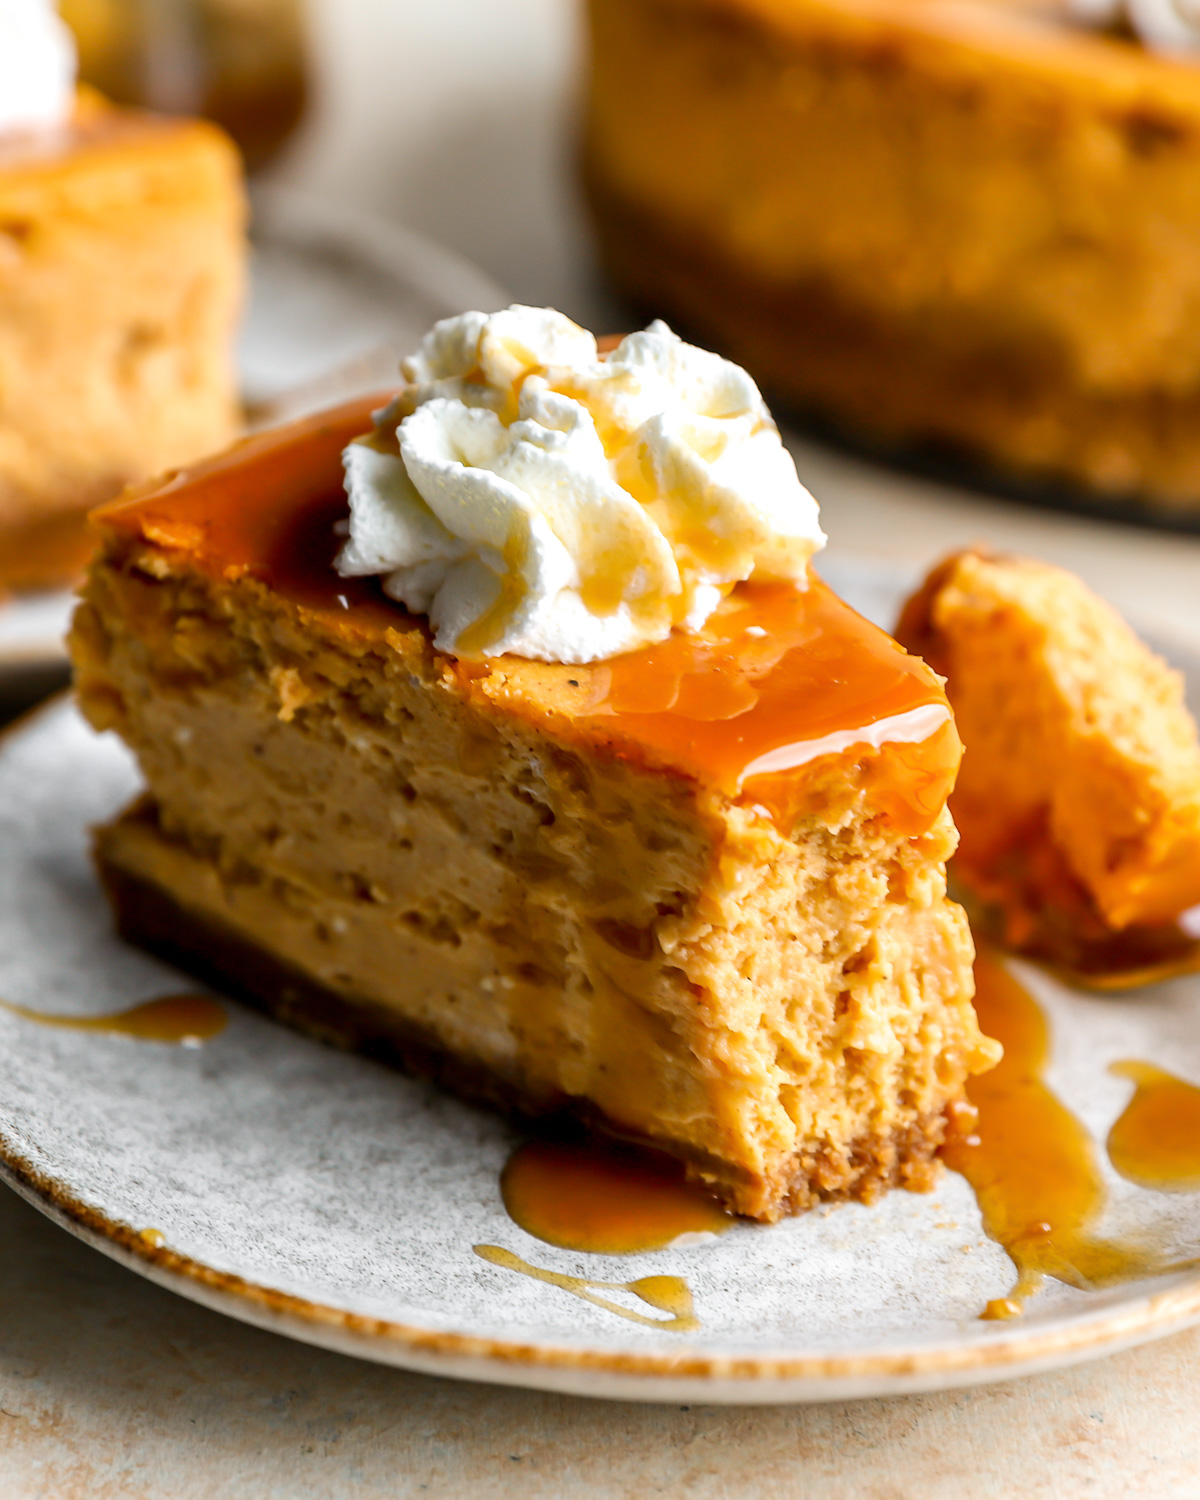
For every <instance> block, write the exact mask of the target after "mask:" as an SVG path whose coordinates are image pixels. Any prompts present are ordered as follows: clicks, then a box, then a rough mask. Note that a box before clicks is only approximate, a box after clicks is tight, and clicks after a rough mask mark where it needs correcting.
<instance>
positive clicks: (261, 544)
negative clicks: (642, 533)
mask: <svg viewBox="0 0 1200 1500" xmlns="http://www.w3.org/2000/svg"><path fill="white" fill-rule="evenodd" d="M385 399H386V398H385V397H384V396H382V395H381V396H378V397H375V398H369V399H360V400H358V401H355V402H351V403H349V404H348V405H346V406H342V407H339V408H336V409H334V410H331V411H329V412H326V413H323V414H321V415H320V416H316V417H312V418H309V419H308V420H306V421H303V422H299V423H296V424H293V425H291V426H289V427H285V428H279V429H275V430H274V431H271V432H267V433H263V434H260V435H258V436H256V437H254V438H251V439H249V440H248V441H246V442H244V443H242V444H240V445H238V446H237V447H235V448H233V449H231V450H230V451H229V452H228V453H226V454H222V455H220V456H218V457H217V458H215V459H211V460H208V461H207V462H205V463H202V464H199V465H197V466H195V467H194V468H192V469H190V470H188V471H185V472H183V473H180V474H178V475H176V476H174V477H173V478H172V479H171V480H170V481H168V482H167V483H165V484H160V485H158V486H157V487H151V488H148V489H144V490H142V491H140V492H138V493H137V494H135V495H133V496H131V497H129V498H126V499H123V500H121V501H118V502H116V503H114V504H112V505H109V506H105V507H102V508H101V509H100V510H99V511H98V512H96V513H95V516H96V520H97V523H98V524H99V525H100V527H101V528H102V529H104V530H108V531H110V532H114V531H115V532H124V533H126V534H132V535H133V536H135V537H138V536H140V537H141V538H142V539H144V540H145V541H147V542H150V543H152V544H154V545H155V546H158V547H161V548H164V549H166V550H168V551H176V552H181V553H183V554H185V555H186V557H187V558H188V560H189V562H190V563H191V564H192V565H195V566H197V567H199V568H200V569H202V570H204V571H207V572H208V573H209V574H212V575H217V576H219V577H221V578H222V579H224V580H227V581H230V582H236V581H237V580H239V579H242V578H245V577H248V576H249V577H253V578H255V579H258V580H259V581H260V582H261V583H263V584H265V585H266V586H267V587H268V588H270V589H271V590H272V591H273V592H274V593H275V594H276V595H278V596H281V597H283V598H284V599H285V600H287V601H288V602H290V603H292V604H294V605H296V606H299V607H300V608H301V609H303V610H304V611H306V612H307V613H308V615H309V617H310V619H311V621H312V624H313V626H314V628H319V629H325V630H330V631H335V632H337V633H338V634H339V635H341V636H342V637H343V638H347V637H353V638H358V639H359V640H375V641H378V640H379V639H380V638H386V637H387V636H388V633H389V632H392V631H400V632H419V633H420V634H421V635H422V637H423V639H424V640H425V641H426V642H427V640H428V632H427V631H426V629H425V626H424V623H423V622H422V621H418V620H416V619H414V618H413V617H412V616H410V615H408V614H407V613H406V612H405V611H404V610H403V609H402V608H401V607H400V606H399V605H397V604H394V603H392V602H391V601H389V600H388V599H386V598H385V596H384V595H383V593H382V591H381V590H380V588H379V585H378V581H377V580H374V579H354V578H350V579H344V578H341V577H340V576H339V575H338V574H337V572H336V571H335V570H334V568H333V565H332V564H333V559H334V557H335V555H336V552H337V549H338V547H339V546H340V538H339V537H338V536H337V535H336V534H335V532H334V526H335V524H336V523H337V522H338V521H339V520H342V519H344V518H345V517H346V515H347V514H348V505H347V502H346V499H345V496H344V493H343V489H342V463H341V453H342V449H343V448H344V447H345V445H346V443H347V442H348V441H349V440H350V439H351V438H352V437H354V436H356V435H358V434H360V433H362V432H363V431H365V430H366V429H367V428H368V427H369V425H370V415H371V411H372V408H373V407H376V406H378V405H380V404H381V403H382V402H383V401H384V400H385ZM425 649H429V648H428V647H427V646H426V648H425ZM442 661H443V663H444V665H445V667H446V669H447V670H448V671H450V672H452V673H453V674H454V675H455V676H456V677H457V679H458V681H459V684H460V686H461V688H462V690H463V691H464V693H466V694H470V693H473V692H479V693H483V694H486V695H487V696H490V697H498V696H503V697H504V699H505V701H506V703H507V704H508V705H509V707H510V708H511V709H512V710H513V711H515V712H518V713H525V714H527V715H530V716H532V717H539V718H541V719H544V720H549V719H553V718H556V717H557V718H558V719H559V721H560V722H561V719H562V716H563V715H565V716H566V717H567V718H568V719H570V720H571V721H572V724H571V727H572V732H573V733H574V734H576V735H585V736H587V737H588V738H590V739H592V740H593V741H595V742H607V743H608V744H610V745H611V746H612V748H613V750H614V751H615V752H616V753H617V754H634V755H640V756H642V757H643V758H646V759H649V760H652V761H654V762H655V763H657V764H659V765H663V766H666V767H669V768H672V769H675V770H678V771H680V772H682V773H684V774H685V775H687V776H690V777H693V778H695V779H696V780H697V781H699V782H700V783H702V784H705V785H708V786H710V787H713V788H715V789H717V790H719V791H721V792H723V793H725V794H726V795H728V796H730V797H740V798H742V799H743V800H744V801H746V802H747V803H749V804H752V805H759V806H761V807H762V808H763V809H764V810H765V811H766V812H768V813H769V814H771V815H773V816H775V817H781V816H785V815H788V814H790V813H791V812H793V811H795V804H796V800H797V791H798V789H801V797H802V796H803V791H802V789H803V788H804V786H805V785H806V783H807V782H808V781H809V779H810V777H811V775H812V769H813V767H814V765H816V764H818V763H820V762H822V761H823V762H825V763H826V764H828V761H829V756H831V755H837V756H843V755H849V756H851V757H852V758H853V759H854V760H855V761H856V762H857V763H858V764H859V774H860V777H861V781H862V784H863V785H864V786H865V787H866V788H867V791H868V794H869V795H870V796H871V797H873V798H874V801H875V803H876V804H877V805H878V806H879V808H880V810H881V811H883V812H884V813H885V814H886V815H888V816H890V817H892V818H894V819H895V820H896V822H897V823H898V824H899V826H900V827H901V828H902V829H903V831H904V832H906V833H908V834H911V835H916V834H919V833H921V832H923V831H924V830H925V829H927V828H928V827H929V826H930V824H931V823H932V822H933V820H934V819H935V818H936V817H937V815H938V814H939V812H940V811H941V809H942V806H943V805H944V803H945V800H946V796H947V794H948V792H949V789H950V786H951V785H952V783H953V779H954V775H955V773H956V771H957V766H958V760H959V756H960V754H961V747H960V745H959V741H958V737H957V734H956V732H955V730H954V727H953V723H952V722H951V720H950V715H949V709H948V707H947V705H946V700H945V696H944V694H943V693H942V689H941V686H940V684H939V682H938V680H937V678H936V677H935V676H934V674H933V673H932V672H931V671H930V669H929V668H928V667H926V666H925V664H924V663H923V662H921V661H920V660H919V659H918V658H916V657H912V656H909V655H908V654H907V653H906V652H905V651H903V650H902V648H901V647H899V646H898V645H897V644H896V643H895V642H894V641H893V640H892V639H891V638H890V637H889V636H887V635H885V634H884V633H883V632H882V631H881V630H878V629H876V627H875V626H873V625H871V624H869V623H868V622H867V621H866V620H864V619H862V617H861V616H860V615H858V614H856V613H855V611H854V610H852V609H851V608H850V607H849V606H848V605H846V604H844V603H842V601H841V600H839V599H838V598H837V597H836V596H835V595H834V594H833V593H832V592H831V591H830V590H829V589H828V588H827V587H826V586H825V585H824V584H823V583H822V582H821V581H820V580H819V579H817V578H816V577H815V576H814V577H813V579H812V582H811V585H810V587H809V588H808V589H806V590H797V589H795V588H793V587H791V586H790V585H781V584H756V583H751V584H743V585H741V586H740V587H739V588H738V589H737V590H735V591H734V593H733V594H732V595H731V596H730V597H729V598H728V599H727V600H725V602H724V603H723V604H722V605H721V606H720V607H719V608H718V610H717V612H716V613H715V614H714V616H713V618H712V619H711V620H710V622H709V624H708V625H707V626H706V627H705V629H704V630H703V631H702V632H700V633H698V634H694V635H693V634H688V633H684V632H676V633H674V634H673V635H672V636H670V637H669V638H668V639H667V640H666V641H664V642H662V643H661V644H660V645H657V646H653V647H649V648H647V649H644V650H640V651H636V652H631V653H629V654H628V655H626V656H621V657H616V658H614V659H612V660H610V661H607V662H603V663H598V664H596V665H593V666H586V667H571V666H562V665H554V664H551V665H547V664H544V663H537V662H526V661H522V660H521V659H519V658H514V657H504V658H497V659H496V660H494V661H492V662H482V663H481V662H467V661H463V662H455V661H454V660H453V659H452V658H449V657H443V658H442ZM914 714H915V715H916V723H917V729H916V731H915V734H916V740H915V742H912V743H907V742H903V737H904V736H905V735H912V734H913V733H914V730H913V728H912V725H911V724H908V725H905V724H904V723H900V722H898V723H897V725H896V727H895V728H894V731H893V732H895V733H897V734H899V735H901V737H902V739H901V741H898V742H888V743H885V744H884V745H883V747H882V749H878V750H877V749H872V748H871V747H870V745H869V744H868V743H867V740H866V738H864V739H863V740H856V739H855V738H854V732H855V731H858V730H862V731H864V735H865V734H866V732H867V731H869V729H870V727H871V726H873V725H876V724H879V723H880V721H883V720H897V721H902V720H904V719H905V716H912V715H914ZM831 735H832V736H840V737H841V738H840V740H839V742H838V744H837V745H836V746H835V747H834V748H832V749H827V750H826V751H825V752H823V753H821V752H820V742H822V741H825V740H826V739H827V737H828V736H831ZM848 735H849V738H847V736H848Z"/></svg>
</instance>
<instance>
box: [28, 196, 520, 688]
mask: <svg viewBox="0 0 1200 1500" xmlns="http://www.w3.org/2000/svg"><path fill="white" fill-rule="evenodd" d="M507 301H508V297H507V295H506V294H505V293H504V292H503V291H502V290H501V289H500V288H499V287H498V286H497V285H496V283H495V282H493V281H492V280H491V278H490V277H489V276H487V275H485V273H484V272H482V271H480V270H477V269H476V268H475V267H474V266H473V265H471V264H470V263H469V262H468V261H466V260H464V259H463V258H462V257H461V256H459V255H457V254H455V252H453V251H451V250H447V249H445V248H444V247H443V246H440V245H436V244H434V243H433V242H432V241H430V240H427V239H425V238H424V236H422V235H419V234H416V233H414V232H413V231H412V230H409V229H405V228H403V227H402V226H400V225H398V224H391V223H388V222H387V221H385V220H382V219H376V218H374V217H373V216H371V215H369V214H364V213H362V212H361V211H359V210H356V209H344V208H339V207H337V206H335V205H331V204H327V203H324V202H322V201H321V200H319V199H314V198H309V197H307V196H304V195H300V194H296V193H293V192H289V191H286V190H274V191H271V192H267V193H260V194H258V195H256V197H255V202H254V242H253V245H252V247H251V256H250V296H249V301H248V303H247V307H246V316H245V320H244V322H243V325H242V332H241V336H240V338H239V341H238V372H239V380H240V385H241V390H242V396H243V398H244V400H245V401H246V403H247V407H248V410H249V412H250V415H251V418H252V420H254V422H255V425H259V426H261V425H264V424H266V423H267V422H273V421H285V420H287V419H289V418H293V417H299V416H303V415H304V414H305V413H306V412H309V411H314V410H316V409H318V408H319V407H321V406H325V405H331V404H332V403H334V402H336V401H345V400H349V399H350V398H351V397H352V396H355V395H358V394H359V393H360V392H363V391H371V390H376V389H378V388H379V387H380V386H385V385H387V384H388V383H389V382H390V381H392V380H393V379H394V378H395V375H396V368H397V365H398V363H399V360H400V358H401V357H402V356H403V355H405V354H407V353H409V352H410V351H411V350H413V349H414V348H415V347H416V345H417V343H418V342H419V340H420V338H421V335H422V334H423V333H425V332H426V331H427V330H428V329H429V328H430V327H431V326H432V325H433V324H434V323H435V322H436V321H437V319H438V318H445V317H448V316H450V315H451V314H453V313H458V312H461V311H462V310H463V308H465V307H477V308H480V309H481V310H483V311H491V310H492V309H494V308H497V307H503V306H504V305H505V303H506V302H507ZM73 607H74V595H73V594H72V592H71V591H70V590H69V589H62V590H53V591H47V592H45V593H41V594H28V595H24V596H20V597H18V598H16V599H14V600H12V601H10V602H8V603H7V604H0V680H2V679H3V676H4V673H5V672H6V671H8V672H10V673H11V672H12V671H13V670H14V669H16V670H19V669H21V668H23V667H27V666H30V665H32V664H34V663H41V662H53V661H59V660H61V659H62V655H63V645H62V640H63V635H64V634H65V632H66V629H67V626H68V625H69V623H70V619H71V611H72V609H73Z"/></svg>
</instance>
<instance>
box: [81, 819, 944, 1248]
mask: <svg viewBox="0 0 1200 1500" xmlns="http://www.w3.org/2000/svg"><path fill="white" fill-rule="evenodd" d="M127 820H137V821H139V822H140V823H143V824H150V825H152V826H156V825H157V813H156V809H155V807H154V805H153V803H152V802H151V801H150V799H148V798H141V799H139V800H138V801H137V802H135V803H134V804H133V805H132V806H131V807H130V808H129V809H128V810H127V811H126V812H125V813H124V814H122V815H121V818H119V819H118V820H117V822H118V823H120V822H124V821H127ZM108 826H112V825H102V826H101V827H99V828H97V829H96V830H95V832H94V844H93V857H94V860H95V864H96V868H97V870H98V872H99V875H100V879H101V883H102V884H103V887H104V890H105V893H106V895H107V897H108V900H109V902H110V904H111V906H112V909H113V913H114V917H115V921H116V927H117V931H118V933H119V934H120V936H121V937H122V938H123V939H124V940H125V941H126V942H129V943H132V944H134V945H136V946H137V947H140V948H143V949H145V950H146V951H147V952H149V953H152V954H154V956H155V957H157V958H161V959H163V960H165V961H166V962H167V963H170V964H173V965H174V966H176V967H177V968H180V969H182V970H184V971H185V972H187V973H189V974H191V975H193V976H194V977H195V978H197V979H199V980H201V981H202V982H203V983H205V984H207V985H210V986H211V987H212V988H214V989H216V990H219V991H220V992H221V993H222V994H224V995H227V996H231V997H234V998H236V999H238V1000H240V1001H242V1002H244V1003H245V1004H247V1005H249V1006H250V1007H251V1008H253V1009H255V1010H258V1011H260V1012H262V1013H263V1014H265V1015H268V1016H270V1017H272V1018H273V1019H274V1020H277V1021H281V1022H283V1023H284V1024H285V1025H287V1026H290V1027H292V1028H293V1029H294V1030H296V1031H299V1032H301V1033H303V1034H304V1035H306V1036H309V1037H311V1038H313V1039H314V1040H316V1041H319V1042H323V1043H325V1044H326V1045H328V1046H332V1047H337V1048H339V1049H341V1050H343V1051H350V1052H356V1053H359V1054H360V1055H362V1056H364V1057H368V1058H371V1059H372V1060H374V1061H376V1062H379V1063H382V1064H384V1065H385V1066H387V1067H392V1068H396V1069H399V1070H400V1071H402V1072H404V1073H407V1074H409V1075H410V1076H412V1077H416V1078H423V1079H428V1080H430V1081H432V1082H433V1083H435V1084H437V1085H438V1086H440V1087H441V1088H444V1089H446V1090H447V1092H449V1093H451V1094H453V1095H455V1096H456V1097H457V1098H459V1099H462V1100H464V1101H465V1102H466V1103H468V1104H476V1105H483V1106H485V1107H488V1108H491V1109H494V1110H497V1111H499V1112H500V1113H502V1114H505V1115H509V1116H511V1117H514V1118H516V1119H518V1120H521V1121H523V1122H525V1123H526V1124H528V1125H530V1126H533V1127H534V1128H536V1130H537V1131H538V1132H539V1133H549V1134H553V1135H556V1136H563V1135H567V1136H574V1137H578V1136H579V1135H580V1133H581V1132H597V1133H600V1134H603V1135H607V1136H610V1137H614V1138H616V1139H620V1140H624V1141H632V1142H633V1143H634V1144H637V1145H643V1146H647V1147H650V1148H651V1149H654V1150H659V1151H665V1152H667V1153H668V1154H670V1155H672V1156H674V1157H676V1158H677V1159H679V1160H682V1161H683V1162H684V1163H685V1166H686V1168H687V1173H688V1176H689V1177H691V1178H693V1179H695V1180H698V1181H701V1182H703V1183H704V1184H705V1185H706V1186H707V1188H708V1189H709V1190H710V1191H711V1192H712V1193H713V1194H714V1195H715V1196H716V1197H717V1198H718V1199H719V1200H720V1201H721V1202H722V1203H723V1204H724V1205H725V1206H726V1207H727V1208H729V1209H730V1210H732V1211H733V1212H735V1213H738V1214H742V1215H744V1216H746V1217H749V1218H754V1219H759V1220H766V1221H768V1222H774V1221H776V1220H778V1219H780V1218H783V1217H785V1216H786V1215H791V1214H797V1213H802V1212H804V1211H805V1210H807V1209H809V1208H812V1207H814V1206H815V1205H816V1204H817V1203H819V1202H822V1201H829V1200H845V1199H856V1200H859V1201H862V1202H866V1203H870V1202H874V1201H875V1200H876V1199H877V1198H878V1197H880V1196H881V1195H882V1194H883V1193H884V1192H886V1191H887V1190H888V1189H890V1188H894V1187H902V1188H905V1189H907V1190H909V1191H910V1192H928V1191H929V1190H930V1189H931V1188H932V1187H933V1186H934V1185H935V1183H936V1182H937V1180H938V1177H939V1176H940V1173H941V1164H940V1162H939V1160H938V1150H939V1148H940V1146H941V1145H942V1143H943V1141H944V1139H945V1137H946V1135H947V1131H948V1126H949V1125H950V1123H951V1122H952V1119H953V1116H954V1113H955V1111H956V1109H959V1108H961V1105H960V1104H959V1103H958V1102H957V1101H952V1102H951V1103H950V1104H949V1105H948V1106H947V1108H946V1110H945V1111H943V1112H939V1113H936V1114H929V1115H923V1116H921V1117H919V1118H917V1119H916V1120H914V1121H913V1122H912V1123H911V1124H909V1125H907V1126H905V1127H903V1128H901V1129H898V1130H896V1131H893V1132H891V1133H889V1134H888V1135H886V1136H868V1137H863V1138H861V1139H859V1140H858V1141H856V1142H855V1143H853V1145H852V1147H851V1148H850V1150H849V1151H848V1152H845V1153H841V1152H838V1153H834V1152H831V1151H829V1150H828V1149H827V1148H824V1147H820V1148H818V1149H815V1150H812V1151H804V1152H801V1153H799V1154H798V1155H797V1156H796V1157H794V1158H793V1159H792V1160H791V1161H790V1162H789V1163H788V1164H787V1167H786V1170H785V1171H783V1172H781V1173H779V1174H777V1175H776V1176H774V1177H773V1178H771V1179H764V1178H761V1177H758V1178H750V1177H749V1176H748V1175H747V1174H746V1173H745V1172H744V1171H741V1170H739V1169H738V1168H736V1167H734V1166H732V1165H731V1164H730V1163H729V1162H726V1161H722V1160H720V1159H718V1158H715V1157H712V1156H710V1155H701V1154H698V1153H696V1152H695V1151H692V1150H689V1149H688V1148H686V1147H681V1145H680V1143H679V1142H676V1141H672V1140H671V1139H669V1138H667V1137H654V1136H651V1135H642V1134H631V1132H630V1131H629V1130H628V1129H627V1128H624V1127H622V1126H621V1125H619V1124H618V1123H617V1122H615V1121H613V1120H611V1119H609V1118H608V1117H607V1116H606V1115H604V1113H603V1112H602V1111H601V1110H600V1109H599V1108H598V1107H597V1106H596V1105H595V1104H594V1103H593V1102H592V1101H591V1100H589V1099H585V1098H581V1097H577V1096H573V1095H568V1094H566V1093H563V1092H562V1091H559V1090H547V1089H546V1088H545V1087H542V1086H539V1085H538V1084H537V1083H536V1081H534V1080H531V1079H529V1078H528V1077H525V1076H519V1075H518V1074H516V1073H501V1072H498V1071H497V1070H496V1069H494V1068H493V1067H491V1066H489V1065H486V1064H484V1063H483V1062H482V1061H481V1060H479V1059H477V1058H472V1057H470V1056H465V1055H462V1054H457V1053H452V1052H449V1051H447V1050H446V1047H445V1045H444V1044H443V1043H442V1042H441V1040H440V1039H439V1038H438V1037H436V1036H435V1035H434V1034H432V1033H431V1032H430V1031H429V1030H428V1029H426V1028H425V1027H422V1026H420V1025H417V1024H415V1023H414V1022H413V1021H411V1020H410V1019H409V1018H407V1017H405V1016H402V1015H400V1014H398V1013H397V1012H396V1011H394V1010H391V1009H389V1008H388V1007H387V1006H384V1005H380V1004H379V1003H378V1002H377V1001H373V1000H369V999H365V998H361V997H349V996H347V995H344V994H342V993H340V992H338V991H336V990H334V989H332V988H330V987H329V986H327V985H324V984H322V983H321V982H319V981H318V980H315V979H313V978H312V977H311V976H309V975H307V974H305V973H303V972H302V971H301V970H299V969H298V968H295V967H293V966H292V965H290V964H288V963H287V962H286V961H285V960H283V959H281V958H279V957H278V956H276V955H275V954H273V953H270V952H268V951H267V950H266V949H264V948H262V947H259V946H258V945H257V944H255V943H253V942H252V941H250V940H248V939H247V938H246V937H245V936H244V935H243V934H241V933H238V932H235V931H234V930H232V929H231V928H230V927H227V926H225V925H223V924H221V923H219V922H216V921H214V920H212V919H211V918H210V917H208V916H207V915H204V914H201V913H198V912H196V911H194V910H192V909H189V908H188V907H186V906H184V905H183V904H181V903H180V902H178V901H177V900H176V899H175V897H174V896H173V895H172V894H171V893H170V891H168V890H166V889H164V888H163V887H161V886H159V885H157V884H155V883H154V882H153V881H151V880H149V879H147V878H145V877H144V876H143V875H141V874H134V873H132V872H130V871H129V870H127V869H124V868H123V867H122V866H121V865H120V863H119V862H118V861H117V860H116V859H114V858H113V857H111V852H110V851H109V850H108V848H107V847H106V841H105V832H106V828H107V827H108ZM159 837H164V835H161V834H159Z"/></svg>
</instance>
